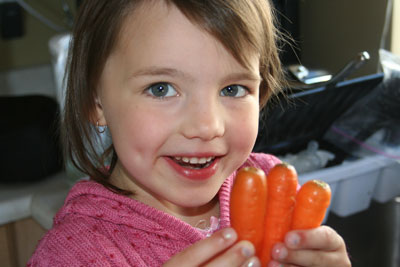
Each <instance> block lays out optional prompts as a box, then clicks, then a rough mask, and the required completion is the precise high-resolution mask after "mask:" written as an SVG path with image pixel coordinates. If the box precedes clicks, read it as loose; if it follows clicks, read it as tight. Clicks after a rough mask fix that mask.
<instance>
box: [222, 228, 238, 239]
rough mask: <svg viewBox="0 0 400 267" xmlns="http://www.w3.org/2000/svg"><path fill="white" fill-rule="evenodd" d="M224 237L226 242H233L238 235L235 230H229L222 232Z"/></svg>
mask: <svg viewBox="0 0 400 267" xmlns="http://www.w3.org/2000/svg"><path fill="white" fill-rule="evenodd" d="M222 236H223V237H224V239H225V240H231V239H234V238H235V236H236V233H235V231H234V230H233V229H231V228H227V229H225V230H224V231H223V232H222Z"/></svg>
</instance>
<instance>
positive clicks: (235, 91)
mask: <svg viewBox="0 0 400 267" xmlns="http://www.w3.org/2000/svg"><path fill="white" fill-rule="evenodd" d="M248 92H249V91H248V89H247V88H246V87H244V86H241V85H229V86H227V87H225V88H223V89H222V90H221V94H220V95H221V96H230V97H242V96H245V95H247V94H248Z"/></svg>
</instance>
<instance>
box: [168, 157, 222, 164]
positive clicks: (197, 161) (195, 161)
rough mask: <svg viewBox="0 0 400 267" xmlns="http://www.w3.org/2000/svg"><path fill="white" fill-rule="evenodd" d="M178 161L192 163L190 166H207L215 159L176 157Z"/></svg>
mask: <svg viewBox="0 0 400 267" xmlns="http://www.w3.org/2000/svg"><path fill="white" fill-rule="evenodd" d="M175 159H176V160H182V161H183V162H185V163H190V164H205V163H207V162H210V161H211V160H213V159H214V157H208V158H196V157H191V158H189V157H175Z"/></svg>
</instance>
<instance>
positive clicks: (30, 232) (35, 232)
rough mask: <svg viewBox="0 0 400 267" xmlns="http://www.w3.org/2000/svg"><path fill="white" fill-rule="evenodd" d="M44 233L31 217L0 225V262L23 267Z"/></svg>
mask: <svg viewBox="0 0 400 267" xmlns="http://www.w3.org/2000/svg"><path fill="white" fill-rule="evenodd" d="M45 233H46V229H44V228H43V227H41V226H40V225H39V224H38V223H37V222H36V221H35V220H33V219H32V218H27V219H23V220H19V221H16V222H12V223H8V224H5V225H2V226H0V262H1V264H2V265H1V266H3V267H23V266H26V263H27V261H28V260H29V258H30V257H31V255H32V253H33V252H34V251H35V248H36V245H37V243H38V241H39V240H40V238H41V237H42V236H43V235H44V234H45Z"/></svg>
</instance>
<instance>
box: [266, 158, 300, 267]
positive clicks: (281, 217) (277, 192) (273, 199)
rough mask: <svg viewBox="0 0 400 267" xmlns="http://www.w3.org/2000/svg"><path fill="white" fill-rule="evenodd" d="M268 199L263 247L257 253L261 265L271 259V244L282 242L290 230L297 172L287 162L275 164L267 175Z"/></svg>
mask: <svg viewBox="0 0 400 267" xmlns="http://www.w3.org/2000/svg"><path fill="white" fill-rule="evenodd" d="M267 187H268V193H267V194H268V200H267V210H266V215H265V216H266V218H265V233H264V241H263V247H262V250H261V254H260V255H259V257H260V260H261V263H262V266H266V265H267V264H268V262H269V261H270V260H271V250H272V246H273V245H274V244H275V243H277V242H283V239H284V236H285V234H286V233H287V232H288V231H289V230H290V226H291V221H292V213H293V209H294V205H295V197H296V192H297V172H296V170H295V169H294V167H293V166H291V165H289V164H285V163H282V164H277V165H275V166H274V167H273V168H272V169H271V171H270V172H269V174H268V176H267Z"/></svg>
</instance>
